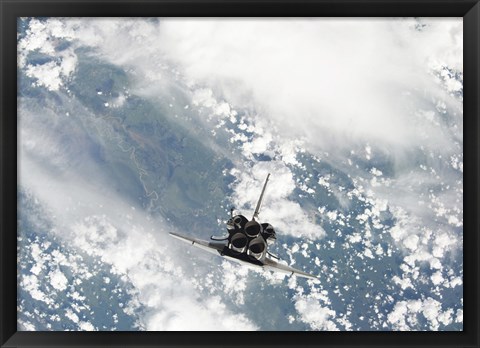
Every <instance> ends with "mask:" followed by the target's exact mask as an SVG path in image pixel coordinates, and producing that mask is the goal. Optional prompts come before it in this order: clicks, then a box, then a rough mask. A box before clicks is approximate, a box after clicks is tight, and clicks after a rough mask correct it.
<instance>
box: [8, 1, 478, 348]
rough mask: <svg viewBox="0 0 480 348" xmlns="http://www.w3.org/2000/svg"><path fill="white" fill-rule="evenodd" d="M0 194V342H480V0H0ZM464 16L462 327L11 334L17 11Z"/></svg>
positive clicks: (352, 344)
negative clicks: (456, 329) (433, 329)
mask: <svg viewBox="0 0 480 348" xmlns="http://www.w3.org/2000/svg"><path fill="white" fill-rule="evenodd" d="M0 12H1V19H0V21H1V33H0V35H1V74H2V79H1V95H0V98H1V99H0V105H1V117H0V129H1V152H0V153H1V171H0V179H1V198H0V206H1V211H0V221H1V231H0V246H1V258H0V262H1V264H0V270H1V281H0V284H1V289H0V308H1V317H0V344H1V346H2V347H46V346H62V347H66V346H87V347H95V346H115V347H116V346H128V347H130V346H139V347H140V346H149V347H150V346H161V347H170V346H171V347H186V346H212V347H219V346H222V347H227V346H251V347H257V346H282V347H290V346H291V347H306V346H319V347H320V346H322V347H323V346H325V347H360V346H365V347H366V346H382V347H385V346H392V347H393V346H395V347H404V346H410V347H420V346H427V345H428V346H434V347H478V346H479V342H480V340H479V333H480V326H479V320H478V315H479V312H480V311H479V308H480V307H479V305H480V301H479V293H480V290H479V279H480V277H479V267H478V265H479V264H480V258H479V251H480V245H479V238H478V233H479V227H480V225H479V219H478V215H479V213H480V211H479V205H478V202H479V194H478V192H479V191H478V168H479V165H480V160H479V158H478V149H479V145H480V143H479V141H478V134H479V131H480V129H479V123H478V116H479V71H480V70H479V64H480V56H479V53H480V52H479V49H480V48H479V41H480V35H479V34H480V24H479V17H480V5H479V3H478V0H420V1H411V0H393V1H388V0H368V1H364V0H355V1H353V0H336V1H335V0H327V1H323V0H312V1H307V0H301V1H294V0H260V1H254V0H243V1H238V0H227V1H225V0H224V1H221V0H163V1H159V0H140V1H135V0H120V1H95V0H81V1H60V0H50V1H47V0H39V1H34V0H29V1H23V0H0ZM30 16H32V17H33V16H49V17H50V16H66V17H83V16H86V17H90V16H95V17H97V16H98V17H103V16H107V17H112V16H119V17H124V16H181V17H183V16H194V17H202V16H209V17H234V16H238V17H260V16H268V17H275V16H281V17H292V16H308V17H325V16H327V17H332V16H335V17H336V16H339V17H341V16H345V17H350V16H352V17H356V16H365V17H380V16H381V17H424V16H426V17H447V16H448V17H463V20H464V31H463V34H464V186H465V188H464V204H463V206H464V330H463V331H461V332H238V333H233V332H216V333H213V332H188V333H185V332H17V306H16V303H17V297H16V291H17V266H16V262H17V256H16V255H17V248H16V230H17V208H16V207H17V206H16V204H15V202H16V199H17V191H16V190H17V186H16V182H17V181H16V180H17V165H16V164H17V158H16V156H17V150H16V149H17V118H16V110H17V106H16V100H17V98H16V91H17V88H16V81H17V77H16V71H17V70H16V68H15V67H16V66H17V64H16V60H17V55H16V52H17V51H16V50H17V48H16V44H17V39H16V30H17V26H16V25H17V24H16V20H17V17H30Z"/></svg>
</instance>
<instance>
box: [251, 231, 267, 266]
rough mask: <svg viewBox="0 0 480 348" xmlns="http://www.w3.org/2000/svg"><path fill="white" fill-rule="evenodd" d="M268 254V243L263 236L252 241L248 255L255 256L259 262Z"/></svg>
mask: <svg viewBox="0 0 480 348" xmlns="http://www.w3.org/2000/svg"><path fill="white" fill-rule="evenodd" d="M266 252H267V243H266V242H265V239H263V237H262V236H258V237H256V238H254V239H252V240H251V241H250V244H249V245H248V251H247V254H248V255H251V256H253V257H254V258H256V259H257V260H263V259H264V258H265V254H266Z"/></svg>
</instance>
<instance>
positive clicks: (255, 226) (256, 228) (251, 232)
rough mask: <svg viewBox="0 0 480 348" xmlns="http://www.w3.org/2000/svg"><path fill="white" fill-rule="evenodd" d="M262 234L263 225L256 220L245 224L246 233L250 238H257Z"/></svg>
mask: <svg viewBox="0 0 480 348" xmlns="http://www.w3.org/2000/svg"><path fill="white" fill-rule="evenodd" d="M261 232H262V225H260V224H259V223H258V222H256V221H255V220H252V221H249V222H247V223H246V224H245V233H246V234H247V236H249V237H250V238H255V237H257V236H258V235H259V234H260V233H261Z"/></svg>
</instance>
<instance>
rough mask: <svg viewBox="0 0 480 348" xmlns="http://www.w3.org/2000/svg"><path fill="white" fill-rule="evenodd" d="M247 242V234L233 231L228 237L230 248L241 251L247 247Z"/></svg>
mask: <svg viewBox="0 0 480 348" xmlns="http://www.w3.org/2000/svg"><path fill="white" fill-rule="evenodd" d="M247 242H248V238H247V236H245V235H244V234H243V233H235V234H234V235H233V236H232V238H231V239H230V249H232V250H234V251H237V252H239V253H243V252H245V250H246V249H247Z"/></svg>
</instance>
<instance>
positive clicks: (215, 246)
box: [170, 232, 318, 279]
mask: <svg viewBox="0 0 480 348" xmlns="http://www.w3.org/2000/svg"><path fill="white" fill-rule="evenodd" d="M170 235H171V236H172V237H174V238H176V239H178V240H181V241H182V242H185V243H189V244H191V245H193V246H195V247H197V248H200V249H203V250H205V251H208V252H209V253H212V254H214V255H220V256H223V257H224V258H227V259H229V260H231V261H235V262H238V263H240V264H244V265H249V266H255V267H261V268H263V269H266V270H269V271H274V272H282V273H287V274H290V275H293V274H295V275H297V276H299V277H303V278H309V279H318V278H317V277H315V276H314V275H311V274H309V273H306V272H303V271H300V270H298V269H295V268H292V267H290V266H287V265H284V264H282V263H279V262H277V261H275V260H272V259H269V258H266V259H265V261H264V262H263V265H261V264H252V263H248V262H245V261H243V260H240V259H237V258H234V257H230V256H228V255H224V254H223V249H224V247H225V243H220V242H209V241H206V240H201V239H196V238H192V237H188V236H183V235H181V234H178V233H174V232H170Z"/></svg>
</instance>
